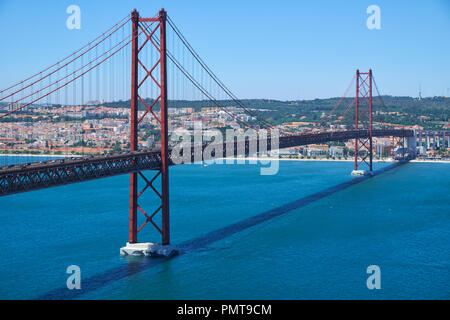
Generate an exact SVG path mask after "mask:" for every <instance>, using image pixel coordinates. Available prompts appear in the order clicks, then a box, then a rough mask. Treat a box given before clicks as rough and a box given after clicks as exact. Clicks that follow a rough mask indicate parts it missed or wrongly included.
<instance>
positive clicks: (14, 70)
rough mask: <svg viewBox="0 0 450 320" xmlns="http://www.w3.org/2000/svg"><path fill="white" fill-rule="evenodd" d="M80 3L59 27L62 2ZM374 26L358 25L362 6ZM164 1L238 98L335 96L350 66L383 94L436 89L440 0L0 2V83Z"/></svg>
mask: <svg viewBox="0 0 450 320" xmlns="http://www.w3.org/2000/svg"><path fill="white" fill-rule="evenodd" d="M71 4H76V5H78V6H80V8H81V14H82V20H81V30H68V29H67V28H66V19H67V17H68V14H67V13H66V8H67V7H68V6H69V5H71ZM372 4H375V5H378V6H379V7H380V9H381V30H369V29H368V28H367V27H366V19H367V17H368V14H367V13H366V8H367V7H368V6H369V5H372ZM161 7H164V8H165V9H166V10H167V11H168V14H169V15H170V16H171V18H172V19H173V20H174V21H175V23H176V24H177V25H178V27H179V28H180V29H181V30H182V31H183V33H184V35H185V36H186V37H187V38H188V40H189V41H190V42H191V44H192V45H193V47H194V48H195V49H196V51H197V52H198V53H199V54H200V55H201V56H202V57H203V59H204V60H205V61H206V62H207V63H208V64H209V65H210V67H211V68H212V69H213V70H214V71H215V72H216V74H217V75H218V76H219V77H220V78H221V79H222V81H223V82H224V83H225V84H227V85H228V86H229V87H230V89H231V90H232V91H234V92H235V93H236V95H237V96H239V97H240V98H271V99H281V100H292V99H314V98H324V97H334V96H341V95H342V93H343V92H344V91H345V88H346V87H347V84H348V83H349V82H350V80H351V78H352V77H353V74H354V72H355V70H356V69H357V68H359V69H360V70H361V71H366V70H368V69H369V68H372V69H373V72H374V76H375V78H376V80H377V83H378V86H379V88H380V90H381V92H382V93H383V94H391V95H400V96H403V95H410V96H417V93H418V89H419V85H420V86H421V87H422V95H423V96H435V95H440V96H442V95H446V94H447V88H449V87H450V63H449V57H450V37H449V35H450V1H448V0H429V1H405V0H396V1H393V0H388V1H384V0H383V1H381V0H371V1H365V0H345V1H343V0H342V1H331V0H330V1H325V0H322V1H321V0H318V1H299V0H293V1H282V0H281V1H265V0H259V1H253V0H248V1H243V0H241V1H235V0H226V1H225V0H223V1H218V0H182V1H178V0H155V1H148V0H147V1H140V0H139V1H112V0H109V1H103V0H89V1H85V0H71V1H63V0H60V1H45V0H42V1H17V0H15V1H12V0H0V30H1V35H2V50H0V87H1V88H4V87H6V86H8V85H9V84H10V83H12V82H14V81H18V80H21V79H22V78H25V77H26V76H28V75H30V74H31V73H33V72H36V71H39V70H40V69H42V68H44V67H46V66H48V65H50V64H52V63H53V62H54V61H57V60H58V59H59V58H62V57H64V56H65V55H67V54H69V53H71V52H73V51H74V50H76V49H77V48H79V47H81V46H82V45H83V44H85V43H86V42H88V41H89V40H91V39H93V38H95V37H96V36H97V35H98V34H99V33H101V32H103V31H104V30H106V29H107V28H109V27H110V26H111V25H112V24H114V23H115V22H117V21H118V20H120V18H122V17H124V16H125V15H126V14H127V13H128V12H130V11H131V10H132V9H133V8H137V9H138V10H139V11H140V13H141V15H142V16H153V15H154V14H155V13H156V12H157V11H158V10H159V9H160V8H161Z"/></svg>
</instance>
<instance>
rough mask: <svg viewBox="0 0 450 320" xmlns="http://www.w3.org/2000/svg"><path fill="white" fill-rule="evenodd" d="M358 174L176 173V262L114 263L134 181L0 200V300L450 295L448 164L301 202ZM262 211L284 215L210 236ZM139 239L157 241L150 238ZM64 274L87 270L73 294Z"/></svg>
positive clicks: (226, 168) (334, 168)
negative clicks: (181, 247)
mask: <svg viewBox="0 0 450 320" xmlns="http://www.w3.org/2000/svg"><path fill="white" fill-rule="evenodd" d="M386 165H387V164H376V167H377V168H380V167H383V166H386ZM351 169H352V164H351V163H350V162H295V161H292V162H291V161H280V170H279V173H278V174H277V175H274V176H261V175H260V174H259V168H258V166H256V165H212V166H208V167H202V166H200V165H185V166H177V167H173V168H171V176H170V183H171V190H170V193H171V194H170V196H171V199H170V202H171V236H172V243H174V244H180V243H184V244H190V243H196V245H195V246H191V248H188V249H187V251H186V252H185V253H184V254H182V255H180V256H177V257H175V258H173V259H151V258H143V257H120V256H119V248H120V247H121V246H123V245H124V244H125V242H126V240H127V237H128V176H126V175H125V176H118V177H112V178H107V179H101V180H96V181H90V182H85V183H81V184H73V185H67V186H62V187H56V188H51V189H47V190H40V191H34V192H29V193H25V194H17V195H13V196H7V197H2V198H0V227H1V230H0V231H1V232H0V240H1V244H2V249H1V250H0V284H1V285H0V298H2V299H35V298H77V299H432V298H433V299H448V298H450V289H449V286H448V283H449V282H450V273H449V272H450V245H449V243H450V242H449V240H450V210H449V209H450V193H449V190H450V170H449V169H450V165H449V164H437V163H433V164H423V163H409V164H405V165H402V166H399V167H396V168H394V169H392V170H389V171H387V172H384V173H383V174H380V175H378V176H376V177H373V178H371V179H368V180H366V181H363V182H360V183H358V184H355V185H352V186H348V187H347V188H342V190H335V191H336V192H332V193H331V194H330V195H328V196H326V197H323V198H320V199H317V200H315V201H314V200H311V199H310V201H309V202H308V203H303V204H302V205H298V203H299V202H298V201H299V199H302V198H304V197H305V196H308V195H312V194H315V193H317V192H320V191H322V190H325V189H327V188H329V187H331V186H334V185H338V184H341V183H345V182H348V181H352V178H351V177H350V175H349V172H350V171H351ZM150 175H151V172H149V173H148V176H150ZM338 189H339V188H338ZM296 201H297V202H296ZM141 204H142V207H143V208H144V209H146V211H150V212H152V209H153V208H156V207H155V205H156V196H155V195H153V194H152V193H151V192H146V193H145V196H143V201H141ZM283 205H288V206H284V207H283ZM280 208H281V209H280ZM271 209H275V210H272V211H270V210H271ZM277 210H278V211H277ZM268 211H269V212H278V213H277V214H276V216H274V217H272V218H270V219H269V218H267V219H263V220H261V221H260V222H258V223H255V224H254V225H252V226H250V227H247V228H242V230H241V229H239V228H238V229H239V231H236V230H235V232H228V233H226V232H225V233H224V232H223V230H224V229H222V231H221V232H222V233H220V232H214V231H215V230H219V229H221V228H224V227H227V226H230V225H232V224H234V223H236V226H237V227H239V226H242V225H243V224H242V223H241V222H242V221H244V220H245V219H246V218H249V217H253V216H257V215H260V214H262V213H265V212H268ZM141 222H142V219H141ZM208 233H210V235H209V236H208V237H206V238H204V237H203V235H205V234H208ZM216 234H221V235H222V236H216ZM194 239H197V240H199V239H200V240H202V239H203V241H197V242H193V240H194ZM205 239H207V241H205ZM139 240H141V241H159V237H158V235H157V234H156V233H155V232H153V230H152V229H151V228H150V227H145V228H144V229H143V230H142V232H141V233H139ZM188 247H189V246H188ZM69 265H78V266H80V268H81V276H82V280H81V286H82V290H81V291H77V292H76V293H74V291H69V290H68V289H66V279H67V277H68V276H69V275H68V274H66V268H67V267H68V266H69ZM369 265H378V266H380V268H381V290H368V289H367V287H366V279H367V277H368V274H367V273H366V268H367V267H368V266H369Z"/></svg>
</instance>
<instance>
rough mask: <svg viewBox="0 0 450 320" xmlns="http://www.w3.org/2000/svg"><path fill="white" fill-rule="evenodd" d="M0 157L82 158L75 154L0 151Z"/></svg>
mask: <svg viewBox="0 0 450 320" xmlns="http://www.w3.org/2000/svg"><path fill="white" fill-rule="evenodd" d="M0 157H37V158H43V157H53V158H67V157H79V158H82V157H83V156H80V155H75V154H31V153H23V154H17V153H0Z"/></svg>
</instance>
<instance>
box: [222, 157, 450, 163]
mask: <svg viewBox="0 0 450 320" xmlns="http://www.w3.org/2000/svg"><path fill="white" fill-rule="evenodd" d="M222 159H223V160H248V161H268V160H270V161H274V160H275V161H276V160H279V161H322V162H335V161H336V162H353V161H355V160H354V159H348V158H347V159H291V158H269V157H267V158H257V157H249V158H240V157H230V158H222ZM372 161H373V162H381V163H383V162H395V161H396V160H392V159H391V158H388V159H385V160H380V159H373V160H372ZM410 162H418V163H450V160H421V159H414V160H410Z"/></svg>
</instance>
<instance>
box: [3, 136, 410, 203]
mask: <svg viewBox="0 0 450 320" xmlns="http://www.w3.org/2000/svg"><path fill="white" fill-rule="evenodd" d="M368 135H369V133H368V131H367V130H348V131H334V132H321V133H313V134H301V135H293V136H282V137H280V138H279V148H288V147H294V146H301V145H307V144H314V143H324V142H328V141H346V140H350V139H355V138H365V137H368ZM372 135H373V136H374V137H386V136H395V137H411V136H413V135H414V132H413V130H404V129H392V130H373V132H372ZM255 142H256V141H255ZM250 145H251V141H249V140H246V144H245V148H244V149H243V150H244V151H243V153H244V154H241V153H239V148H238V144H237V143H236V142H235V143H234V144H233V147H232V149H233V150H234V152H233V155H235V156H244V155H245V156H248V155H252V154H251V152H250V147H249V146H250ZM268 145H269V146H268V149H269V150H270V149H271V148H270V140H269V141H268ZM205 146H206V145H204V146H203V147H202V148H200V150H202V149H204V147H205ZM258 147H259V146H258ZM220 149H221V150H222V152H223V154H221V155H217V156H220V157H225V156H229V154H226V151H227V148H226V144H225V143H224V144H223V146H222V147H221V148H220ZM256 151H258V150H257V149H256ZM200 153H201V154H198V150H196V149H195V148H194V147H192V148H191V149H190V155H189V156H188V155H186V156H187V157H186V159H187V160H188V161H189V163H192V162H194V160H196V161H198V159H201V160H207V159H205V157H204V155H203V153H202V152H200ZM214 156H215V155H214ZM185 162H186V161H185ZM185 162H184V163H185ZM175 163H178V162H172V163H171V165H173V164H175ZM160 165H161V157H160V152H159V150H157V149H153V150H146V151H145V150H144V151H135V152H126V153H121V154H109V155H104V156H91V157H85V158H65V159H57V160H51V161H40V162H33V163H24V164H18V165H14V166H9V167H2V168H0V196H4V195H8V194H14V193H19V192H26V191H32V190H37V189H42V188H49V187H53V186H58V185H65V184H69V183H75V182H83V181H88V180H93V179H100V178H105V177H111V176H115V175H120V174H126V173H130V172H137V171H142V170H159V168H160Z"/></svg>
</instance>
